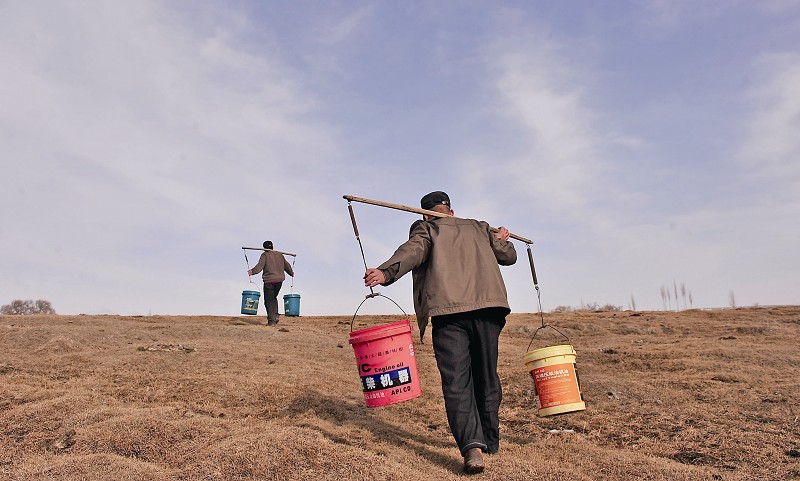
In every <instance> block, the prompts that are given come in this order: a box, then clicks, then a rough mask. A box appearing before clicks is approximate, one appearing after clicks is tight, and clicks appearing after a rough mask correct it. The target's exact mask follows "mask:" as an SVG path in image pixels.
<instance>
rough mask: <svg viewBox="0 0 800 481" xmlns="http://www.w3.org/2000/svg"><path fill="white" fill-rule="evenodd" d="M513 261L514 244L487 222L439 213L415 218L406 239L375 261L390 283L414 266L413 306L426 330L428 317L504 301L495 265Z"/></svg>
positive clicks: (492, 305) (510, 263)
mask: <svg viewBox="0 0 800 481" xmlns="http://www.w3.org/2000/svg"><path fill="white" fill-rule="evenodd" d="M516 261H517V251H516V250H515V249H514V245H513V244H512V243H511V242H509V241H506V240H502V239H498V238H497V236H495V235H494V233H493V232H492V231H491V228H490V227H489V224H487V223H486V222H483V221H478V220H474V219H459V218H457V217H440V218H436V219H433V220H430V221H418V222H416V223H415V224H414V225H413V226H412V227H411V233H410V235H409V239H408V241H406V242H405V243H404V244H402V245H401V246H400V247H398V248H397V250H396V251H395V253H394V254H393V255H392V257H391V258H390V259H389V260H387V261H386V262H384V263H383V264H381V265H380V266H378V269H380V270H381V271H382V272H383V274H384V276H385V277H386V281H385V282H384V284H383V285H385V286H388V285H389V284H391V283H393V282H395V281H396V280H397V279H399V278H400V277H402V276H403V275H405V274H406V273H408V272H409V271H411V270H412V269H413V271H414V272H413V280H414V310H415V311H416V314H417V323H418V324H419V329H420V338H421V337H422V336H423V335H424V334H425V328H426V327H427V325H428V317H429V316H441V315H444V314H455V313H459V312H467V311H474V310H477V309H483V308H486V307H502V308H505V309H507V310H508V312H510V311H511V309H510V308H509V306H508V298H507V293H506V286H505V283H504V282H503V276H502V275H501V274H500V267H499V265H504V266H508V265H512V264H514V263H515V262H516Z"/></svg>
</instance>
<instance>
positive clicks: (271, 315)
mask: <svg viewBox="0 0 800 481" xmlns="http://www.w3.org/2000/svg"><path fill="white" fill-rule="evenodd" d="M282 285H283V282H265V283H264V307H266V308H267V325H270V326H274V325H275V324H277V323H278V292H280V290H281V286H282Z"/></svg>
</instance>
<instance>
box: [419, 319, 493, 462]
mask: <svg viewBox="0 0 800 481" xmlns="http://www.w3.org/2000/svg"><path fill="white" fill-rule="evenodd" d="M506 312H508V311H507V310H505V309H503V308H489V309H480V310H477V311H469V312H463V313H458V314H448V315H446V316H434V317H432V318H431V323H432V325H433V330H432V336H431V337H432V338H433V351H434V353H435V355H436V364H437V366H438V367H439V373H440V375H441V377H442V393H443V394H444V405H445V409H446V411H447V421H448V423H449V424H450V431H451V432H452V433H453V437H454V438H455V440H456V444H458V448H459V450H460V451H461V454H462V455H463V454H464V453H466V452H467V451H468V450H469V449H471V448H476V447H477V448H481V450H483V451H485V452H488V453H491V454H494V453H496V452H497V450H498V449H500V419H499V416H498V411H499V410H500V402H501V401H502V399H503V391H502V387H501V385H500V376H499V375H498V374H497V355H498V347H497V344H498V339H499V337H500V331H502V330H503V327H504V326H505V324H506V319H505V318H506Z"/></svg>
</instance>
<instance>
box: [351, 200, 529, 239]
mask: <svg viewBox="0 0 800 481" xmlns="http://www.w3.org/2000/svg"><path fill="white" fill-rule="evenodd" d="M342 197H343V198H344V199H345V200H349V201H353V202H361V203H362V204H372V205H378V206H381V207H388V208H390V209H397V210H403V211H406V212H413V213H415V214H421V215H429V216H432V217H455V216H451V215H449V214H442V213H441V212H436V211H435V210H427V209H418V208H416V207H409V206H407V205H402V204H392V203H391V202H383V201H380V200H372V199H364V198H361V197H354V196H352V195H344V196H342ZM492 232H497V229H496V228H494V227H492ZM509 237H511V238H512V239H517V240H518V241H521V242H524V243H526V244H533V241H532V240H530V239H526V238H524V237H520V236H518V235H514V234H510V235H509Z"/></svg>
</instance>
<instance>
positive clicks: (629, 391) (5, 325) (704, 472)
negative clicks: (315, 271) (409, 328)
mask: <svg viewBox="0 0 800 481" xmlns="http://www.w3.org/2000/svg"><path fill="white" fill-rule="evenodd" d="M400 319H402V317H399V316H359V317H358V318H357V319H356V328H362V327H365V326H369V325H379V324H381V323H385V322H389V321H396V320H400ZM264 320H265V319H264V317H263V316H259V317H258V318H255V317H247V316H242V317H181V316H145V317H122V316H85V315H79V316H55V315H51V316H0V479H9V480H44V479H59V480H62V479H63V480H79V479H80V480H82V479H91V480H95V479H97V480H100V479H102V480H106V479H114V480H128V479H130V480H133V479H135V480H141V479H148V480H179V479H187V480H196V479H203V480H204V479H209V480H210V479H214V480H220V479H223V480H227V479H230V480H306V479H309V480H311V479H313V480H382V479H386V480H390V479H391V480H396V479H405V480H423V479H424V480H433V479H435V480H456V479H464V478H466V477H467V476H466V475H464V474H462V472H461V458H460V456H459V453H458V450H457V449H456V448H455V444H454V442H453V440H452V437H451V435H450V432H449V429H448V426H447V420H446V417H445V413H444V405H443V401H442V394H441V388H440V384H439V375H438V372H437V370H436V365H435V360H434V358H433V353H432V348H431V344H430V339H429V337H428V336H429V334H426V339H425V341H426V342H425V343H424V344H421V343H420V342H419V337H418V332H417V331H416V330H415V332H414V342H415V347H416V352H417V362H418V365H419V371H420V377H421V382H422V389H423V396H422V397H420V398H417V399H415V400H411V401H407V402H404V403H400V404H396V405H393V406H387V407H381V408H366V407H365V405H364V398H363V394H362V392H361V384H360V381H359V377H358V373H357V370H356V363H355V358H354V355H353V349H352V347H351V346H350V345H349V344H348V342H347V340H348V333H349V331H350V321H351V318H350V317H282V318H281V322H280V324H279V325H278V327H277V328H273V327H269V328H268V327H266V326H264V325H263V322H264ZM545 320H546V322H547V323H548V324H553V325H555V326H557V327H559V328H560V329H561V330H562V331H563V332H564V333H565V334H567V335H568V336H569V338H570V341H571V343H572V344H573V345H574V346H575V349H576V350H577V352H578V357H577V365H578V368H579V370H580V375H581V382H582V385H583V390H584V395H585V398H586V405H587V408H586V410H585V411H581V412H575V413H568V414H563V415H559V416H553V417H547V418H543V417H538V416H537V414H536V409H535V404H534V395H533V389H532V387H533V385H532V381H531V378H530V376H529V374H528V372H527V370H526V368H525V365H524V364H523V362H522V358H523V356H524V354H525V353H526V352H527V350H528V345H529V342H530V336H531V333H532V332H533V330H534V329H535V328H536V327H537V326H538V325H539V324H540V323H541V321H540V319H539V317H538V315H537V314H512V315H511V316H510V317H509V322H508V324H507V326H506V328H505V330H504V331H503V334H502V336H501V338H500V348H501V352H500V375H501V378H502V381H503V386H504V400H503V405H502V408H501V412H500V418H501V431H502V441H501V449H500V453H499V454H497V455H494V456H488V457H487V460H486V462H487V469H486V471H485V472H484V473H483V474H480V475H476V476H472V477H473V478H475V479H483V480H503V481H509V480H523V479H525V480H537V481H546V480H621V479H648V480H664V481H666V480H669V481H676V480H706V479H708V480H755V479H758V480H773V479H774V480H785V479H800V420H799V419H798V416H800V407H798V400H799V399H800V376H799V374H800V369H798V367H799V366H800V348H799V347H798V346H800V307H762V308H747V309H725V310H714V311H701V310H688V311H683V312H631V311H625V312H578V313H558V314H555V313H553V314H545ZM257 321H258V322H260V323H262V324H261V325H259V324H256V322H257ZM557 343H559V338H558V335H557V334H556V333H555V332H554V331H551V330H549V329H548V330H545V331H542V332H540V334H539V335H537V337H536V339H535V340H534V344H533V346H532V347H531V348H532V349H533V348H538V347H545V346H548V345H553V344H557Z"/></svg>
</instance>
